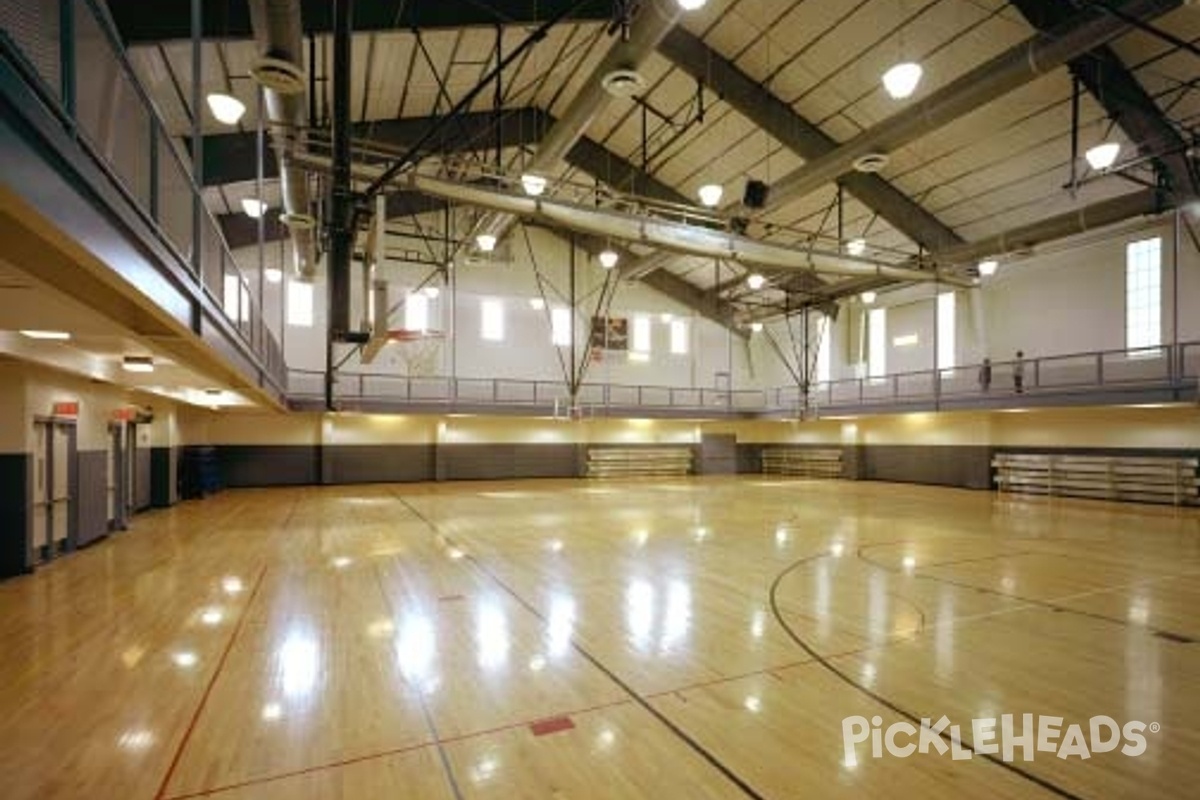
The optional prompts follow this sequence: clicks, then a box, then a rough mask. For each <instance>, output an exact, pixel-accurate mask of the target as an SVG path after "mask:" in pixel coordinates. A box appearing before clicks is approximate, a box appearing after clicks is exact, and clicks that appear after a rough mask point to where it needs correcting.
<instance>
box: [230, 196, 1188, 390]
mask: <svg viewBox="0 0 1200 800" xmlns="http://www.w3.org/2000/svg"><path fill="white" fill-rule="evenodd" d="M1153 235H1159V236H1162V237H1163V315H1162V318H1163V336H1164V340H1165V341H1168V342H1169V341H1170V340H1171V335H1172V327H1173V326H1172V323H1173V314H1172V312H1173V307H1174V303H1173V292H1172V286H1173V275H1172V270H1173V269H1175V264H1176V255H1175V252H1174V242H1175V231H1174V217H1173V216H1170V215H1168V216H1167V217H1166V218H1164V219H1160V220H1149V221H1146V220H1143V221H1135V222H1133V223H1130V224H1127V225H1124V226H1119V227H1117V228H1115V229H1110V230H1109V231H1106V232H1103V233H1100V234H1087V235H1085V236H1081V237H1076V238H1075V239H1073V240H1064V241H1062V242H1058V243H1054V244H1050V245H1047V246H1044V247H1042V248H1039V250H1038V252H1036V253H1035V254H1034V255H1031V256H1028V257H1025V258H1022V259H1012V258H1010V259H1007V260H1005V261H1003V262H1002V265H1001V267H1000V270H999V272H998V273H997V274H996V275H994V276H992V277H990V278H988V279H986V280H985V281H984V282H983V285H982V286H981V287H980V288H978V289H971V290H957V291H956V292H955V294H956V308H957V311H956V314H957V325H956V327H957V336H956V341H955V354H956V361H957V363H959V364H977V363H979V362H980V361H981V360H982V359H983V358H984V357H985V356H986V357H990V358H992V359H993V361H997V362H999V361H1005V360H1007V359H1010V358H1011V357H1012V356H1013V354H1014V353H1015V352H1016V351H1017V350H1018V349H1019V350H1023V351H1024V353H1025V355H1026V357H1027V358H1034V357H1038V356H1045V355H1060V354H1067V353H1080V352H1091V351H1095V350H1100V349H1110V350H1116V349H1121V348H1123V347H1124V319H1125V311H1124V309H1125V306H1124V303H1125V278H1124V274H1125V245H1126V243H1128V242H1130V241H1133V240H1135V239H1139V238H1144V237H1146V236H1153ZM529 238H530V241H531V242H532V244H533V248H534V252H535V257H536V262H537V264H538V267H539V269H540V270H541V271H542V273H543V274H544V275H545V276H546V278H547V280H548V283H549V286H547V299H548V300H549V302H550V304H551V305H565V304H566V302H565V297H566V295H567V274H568V273H567V264H568V263H569V261H570V255H569V250H568V247H567V245H566V244H565V242H564V241H563V240H562V239H561V238H559V237H557V236H555V235H553V234H550V233H549V232H546V231H543V230H540V229H537V228H531V229H530V230H529ZM1180 241H1181V242H1182V247H1181V252H1180V255H1179V258H1178V282H1179V298H1180V308H1179V314H1178V336H1179V339H1180V341H1190V340H1200V254H1197V252H1196V249H1195V246H1194V245H1193V244H1192V242H1191V240H1190V238H1189V237H1188V236H1187V234H1186V232H1183V233H1182V234H1181V236H1180ZM502 248H506V249H507V253H506V254H504V255H501V256H498V257H497V258H496V259H495V260H494V262H492V263H486V262H485V263H463V264H462V265H461V266H460V267H458V308H457V320H458V344H457V358H456V361H457V374H458V375H459V376H460V377H464V378H492V377H498V378H519V379H538V380H561V377H562V371H561V368H560V366H559V361H558V358H557V357H556V354H555V348H554V347H552V346H551V345H550V325H549V318H548V313H547V312H545V311H535V310H534V309H532V308H531V307H530V306H529V302H528V301H529V299H530V298H532V297H535V296H538V289H537V284H536V280H535V274H534V268H533V263H534V259H531V257H530V255H529V253H528V251H527V248H526V245H525V239H524V237H523V236H522V235H520V234H519V231H518V232H517V233H516V234H514V235H513V236H512V237H511V238H510V241H509V243H508V244H507V245H506V246H505V245H502ZM266 255H267V261H268V263H272V264H280V263H282V264H284V265H285V267H286V266H287V265H288V264H290V258H289V255H288V253H287V251H286V248H285V247H281V246H280V245H279V244H278V243H276V244H274V245H270V246H268V247H267V248H266ZM238 256H239V261H242V262H248V263H257V248H248V249H247V250H244V251H242V252H241V253H239V254H238ZM576 258H577V264H578V270H577V280H578V284H577V295H578V296H580V297H588V296H589V294H590V293H591V292H594V291H596V290H597V289H598V288H599V286H600V284H601V282H602V281H603V278H604V272H603V270H601V269H600V268H599V267H598V266H597V265H595V264H594V263H592V262H591V260H590V259H589V257H588V256H587V255H586V254H585V253H582V252H580V253H577V255H576ZM250 271H251V272H254V270H253V269H252V268H251V270H250ZM285 271H286V269H285ZM428 271H429V270H428V268H426V267H423V266H419V265H402V264H395V263H392V264H389V265H388V266H387V267H386V268H385V271H384V275H385V276H386V277H387V278H388V279H389V280H390V281H391V282H392V287H393V303H394V302H396V300H398V299H399V298H400V297H401V296H402V290H403V287H406V286H415V285H417V284H418V283H419V282H421V281H422V280H423V279H424V278H425V276H426V274H427V273H428ZM255 274H256V273H255ZM442 288H443V293H442V295H441V297H439V298H438V299H437V300H435V301H433V302H432V304H431V311H432V314H433V322H432V324H433V325H434V326H440V327H442V328H443V329H446V330H449V328H450V316H451V315H450V310H449V308H448V307H447V305H448V303H449V293H448V292H446V291H445V287H442ZM314 290H315V297H316V310H317V319H316V324H315V326H314V327H313V328H311V329H301V328H295V327H290V326H289V327H287V328H286V330H285V331H284V338H285V341H286V352H287V357H288V362H289V364H291V365H292V366H293V367H297V368H304V369H312V370H321V369H323V368H324V338H323V331H324V325H325V323H324V319H325V315H324V298H325V285H324V282H323V281H319V282H318V283H317V284H315V287H314ZM946 290H947V289H946V288H945V287H942V288H941V291H946ZM354 291H355V293H357V291H358V284H357V282H355V284H354ZM936 291H938V289H937V288H936V287H933V286H928V285H926V286H913V287H908V288H905V289H901V290H897V291H894V292H885V293H882V294H880V295H879V298H878V300H877V301H876V307H886V308H887V309H888V322H887V336H886V341H887V348H888V353H887V367H888V372H889V373H896V372H908V371H925V370H929V369H932V367H933V363H934V362H933V353H934V334H933V324H934V322H933V320H934V301H933V296H934V293H935V292H936ZM282 293H283V290H282V288H281V287H273V286H270V285H268V287H267V290H266V304H267V305H266V309H265V314H266V318H267V319H268V321H270V322H272V324H274V325H276V326H277V322H276V321H277V320H278V319H279V318H280V315H279V306H278V302H279V297H280V296H281V295H282ZM485 297H495V298H499V299H502V300H503V301H504V302H505V308H506V316H505V323H506V329H507V335H506V338H505V341H504V342H503V343H488V342H483V341H481V339H480V336H479V317H480V312H479V307H480V302H481V301H482V299H483V298H485ZM593 309H594V299H591V300H585V301H583V302H582V303H581V305H580V311H579V314H578V317H577V321H576V325H577V331H578V341H579V343H580V348H579V352H582V350H583V343H584V337H585V332H586V329H587V325H588V317H589V316H590V315H591V313H592V310H593ZM865 310H866V307H865V306H864V305H863V304H862V303H861V302H860V301H859V300H858V299H857V298H852V299H848V300H846V301H844V302H843V306H842V308H841V309H840V312H839V314H838V318H837V321H836V322H835V323H834V325H833V327H832V330H831V331H830V335H829V342H828V345H827V346H828V347H830V348H831V358H830V361H831V376H832V378H833V379H834V380H840V379H847V378H854V377H857V376H858V374H859V373H858V369H857V365H858V361H859V352H860V348H859V339H860V337H861V334H862V328H861V317H862V315H863V313H864V311H865ZM610 313H611V314H612V315H614V316H626V317H630V318H632V317H633V316H636V315H640V314H646V315H649V316H650V317H651V318H652V320H653V325H652V329H653V332H654V333H653V335H654V346H653V354H652V357H651V361H650V362H648V363H631V362H628V361H626V360H625V359H623V358H606V360H605V361H604V362H603V363H602V364H599V365H596V366H595V367H593V368H592V370H591V371H590V372H589V379H590V380H595V381H603V382H613V383H626V384H656V385H669V386H681V387H710V386H712V385H713V380H714V373H717V372H724V371H727V370H729V368H730V363H731V362H732V373H733V381H734V386H735V388H761V387H767V388H769V387H777V386H791V385H794V382H795V381H794V378H793V377H792V375H791V374H790V372H789V371H788V369H787V368H786V367H785V366H784V364H783V362H782V361H781V360H780V358H779V356H778V355H777V354H776V353H775V350H774V348H772V347H771V346H770V345H769V343H768V341H767V339H766V337H765V336H764V335H762V334H759V335H755V336H752V337H751V338H750V341H749V342H748V343H745V342H743V341H742V340H741V339H739V338H737V337H731V336H730V335H729V334H728V333H727V331H725V330H724V329H723V328H721V327H719V326H717V325H715V324H713V323H710V322H707V321H705V320H703V319H700V318H697V317H695V315H694V314H692V312H690V311H689V310H687V309H686V308H683V307H681V306H679V305H677V304H675V303H673V302H672V301H670V300H669V299H667V298H666V297H664V296H662V295H661V294H659V293H657V292H655V291H654V290H652V289H649V288H647V287H644V286H642V285H640V284H636V283H634V284H625V285H622V286H621V287H620V289H619V290H618V292H617V294H616V297H615V299H614V300H613V303H612V306H611V310H610ZM662 313H670V314H673V315H675V316H677V317H685V318H687V319H688V320H689V323H690V327H691V331H690V336H691V348H690V349H691V352H690V353H689V355H688V356H673V355H670V354H669V352H668V349H669V329H668V326H667V325H665V324H663V323H662V322H660V321H659V316H660V315H661V314H662ZM359 316H360V313H359V312H358V311H357V310H356V311H355V313H354V318H355V319H356V320H357V319H358V317H359ZM815 321H816V315H814V317H813V324H814V325H815ZM402 324H403V323H402V320H401V319H400V318H394V319H393V320H392V325H393V326H394V327H401V326H402ZM792 328H793V331H794V332H795V334H796V335H797V337H798V336H799V335H800V331H799V325H798V323H796V322H793V323H792ZM767 329H768V331H769V332H770V333H771V334H772V335H773V336H774V337H775V340H776V341H777V342H778V343H779V345H780V348H781V349H782V350H784V351H785V353H786V354H787V357H788V360H789V361H790V362H791V363H792V364H793V366H794V365H795V361H796V356H795V352H794V346H793V343H792V337H791V335H790V334H789V332H788V327H787V325H786V324H785V323H783V322H780V321H777V322H773V323H770V324H768V326H767ZM914 333H915V334H916V335H917V337H918V343H917V344H916V345H909V346H901V347H897V346H895V345H894V343H893V342H894V340H895V339H896V337H898V336H902V335H905V334H914ZM450 350H451V347H450V343H449V340H447V343H446V345H445V346H444V347H443V348H442V351H443V352H442V354H441V357H440V363H439V368H438V370H437V371H438V372H440V373H443V374H449V373H450V372H451V366H452V363H451V362H452V358H451V354H450ZM863 352H864V353H865V348H863ZM612 355H615V354H612ZM564 358H565V348H564ZM356 369H357V366H356V360H355V359H351V361H350V362H349V363H348V371H349V372H353V371H355V370H356ZM365 371H368V372H374V373H390V374H404V372H405V366H404V364H403V362H402V360H401V359H400V358H398V357H397V354H396V353H395V352H387V353H385V354H384V356H382V357H381V358H380V359H379V360H378V361H377V362H376V363H375V364H374V365H372V366H370V367H368V368H365Z"/></svg>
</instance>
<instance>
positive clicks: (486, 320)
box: [479, 300, 504, 342]
mask: <svg viewBox="0 0 1200 800" xmlns="http://www.w3.org/2000/svg"><path fill="white" fill-rule="evenodd" d="M479 333H480V336H482V337H483V338H484V340H485V341H488V342H502V341H504V303H502V302H501V301H499V300H484V301H483V302H482V303H480V305H479Z"/></svg>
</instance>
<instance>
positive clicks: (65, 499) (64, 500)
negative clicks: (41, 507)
mask: <svg viewBox="0 0 1200 800" xmlns="http://www.w3.org/2000/svg"><path fill="white" fill-rule="evenodd" d="M46 427H47V432H48V433H49V435H50V470H49V474H50V496H49V501H50V533H51V550H53V551H54V552H58V551H59V550H62V549H64V548H65V546H66V541H67V537H68V536H69V535H70V532H71V510H72V509H71V461H72V460H73V459H72V457H71V456H72V454H71V436H72V433H73V431H72V429H71V427H70V426H69V425H48V426H46Z"/></svg>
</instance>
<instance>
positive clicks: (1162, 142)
mask: <svg viewBox="0 0 1200 800" xmlns="http://www.w3.org/2000/svg"><path fill="white" fill-rule="evenodd" d="M1011 2H1012V4H1013V5H1014V6H1016V8H1017V10H1018V11H1020V12H1021V15H1022V16H1024V17H1025V19H1026V20H1027V21H1028V22H1029V24H1030V25H1032V26H1033V27H1034V28H1036V29H1037V30H1039V31H1048V30H1051V29H1053V28H1054V27H1056V26H1058V25H1061V24H1063V22H1065V21H1066V20H1068V19H1069V18H1070V17H1071V14H1072V8H1071V6H1070V5H1068V4H1065V3H1046V2H1042V0H1011ZM1067 66H1068V67H1069V68H1070V70H1071V74H1072V75H1074V76H1075V77H1076V78H1078V79H1079V80H1080V82H1081V83H1082V84H1083V85H1084V87H1085V88H1087V90H1088V92H1089V93H1090V94H1091V95H1092V97H1094V98H1095V99H1096V101H1097V102H1098V103H1100V105H1101V106H1103V107H1104V110H1105V111H1106V112H1107V113H1108V116H1109V117H1110V118H1111V119H1112V120H1113V121H1114V122H1116V124H1117V126H1118V127H1119V128H1120V129H1121V130H1123V131H1124V132H1125V135H1126V136H1128V137H1129V140H1130V141H1131V142H1133V143H1134V144H1135V145H1136V146H1137V148H1138V151H1139V152H1140V153H1141V154H1142V155H1150V156H1155V154H1161V155H1157V156H1155V157H1154V159H1153V160H1154V162H1155V164H1156V166H1157V167H1158V169H1159V171H1160V173H1161V174H1163V175H1165V176H1166V177H1167V179H1168V180H1169V182H1170V187H1171V190H1172V191H1174V192H1175V193H1176V194H1177V202H1180V203H1182V202H1183V201H1185V200H1186V199H1189V198H1194V197H1197V196H1200V180H1198V179H1197V176H1196V170H1195V168H1194V167H1193V165H1192V163H1191V159H1189V158H1188V157H1187V154H1186V150H1187V144H1186V142H1184V140H1183V137H1182V136H1180V135H1179V131H1177V130H1176V129H1175V127H1174V126H1173V125H1172V124H1171V123H1170V121H1169V120H1168V119H1167V117H1166V116H1165V115H1164V114H1163V113H1162V111H1161V110H1159V108H1158V106H1157V105H1156V104H1155V102H1154V98H1152V97H1151V96H1150V95H1149V94H1148V93H1147V92H1146V90H1145V89H1144V88H1142V85H1141V84H1140V83H1139V82H1138V80H1137V78H1135V77H1134V76H1133V74H1132V73H1130V72H1129V70H1128V69H1126V67H1125V65H1124V63H1122V61H1121V58H1120V56H1118V55H1117V54H1116V53H1115V52H1113V49H1112V48H1111V47H1109V46H1108V45H1102V46H1100V47H1097V48H1095V49H1094V50H1092V51H1091V52H1089V53H1087V54H1086V55H1083V56H1080V57H1078V58H1074V59H1071V61H1070V62H1068V65H1067Z"/></svg>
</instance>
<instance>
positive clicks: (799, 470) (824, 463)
mask: <svg viewBox="0 0 1200 800" xmlns="http://www.w3.org/2000/svg"><path fill="white" fill-rule="evenodd" d="M762 471H763V474H764V475H795V476H799V477H804V478H840V477H842V451H841V450H840V449H834V448H815V447H767V448H764V449H763V451H762Z"/></svg>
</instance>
